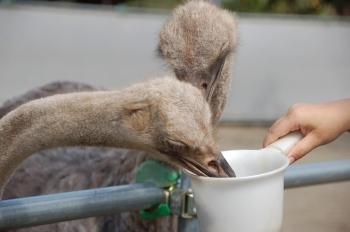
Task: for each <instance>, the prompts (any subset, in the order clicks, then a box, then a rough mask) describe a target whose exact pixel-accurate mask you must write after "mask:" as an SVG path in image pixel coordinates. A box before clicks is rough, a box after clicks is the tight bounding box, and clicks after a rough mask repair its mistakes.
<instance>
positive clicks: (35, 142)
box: [0, 77, 234, 196]
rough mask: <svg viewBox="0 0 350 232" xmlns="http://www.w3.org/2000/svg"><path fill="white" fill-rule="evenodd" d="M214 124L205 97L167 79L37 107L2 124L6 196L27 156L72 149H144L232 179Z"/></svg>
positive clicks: (0, 157) (1, 177) (0, 174)
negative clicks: (76, 147)
mask: <svg viewBox="0 0 350 232" xmlns="http://www.w3.org/2000/svg"><path fill="white" fill-rule="evenodd" d="M210 119H211V113H210V109H209V106H207V105H206V101H205V99H204V98H203V96H202V94H201V93H200V91H199V90H198V89H197V88H195V87H193V86H192V85H190V84H188V83H184V82H180V81H178V80H177V79H175V78H169V77H165V78H157V79H154V80H150V81H147V82H143V83H139V84H136V85H134V86H131V87H129V88H126V89H124V90H121V91H97V92H80V93H71V94H58V95H54V96H51V97H47V98H42V99H38V100H34V101H31V102H29V103H26V104H24V105H22V106H20V107H18V108H17V109H15V110H13V111H11V112H10V113H8V114H7V115H5V116H4V117H3V118H2V119H1V120H0V190H1V192H0V194H1V195H2V190H3V188H4V186H5V184H6V182H7V180H8V179H9V178H10V177H11V175H12V174H13V172H14V171H15V170H16V169H17V167H18V166H19V164H20V163H21V162H23V161H24V160H25V159H26V158H27V157H29V156H30V155H32V154H34V153H36V152H39V151H42V150H46V149H50V148H56V147H66V146H96V147H97V146H101V147H118V148H126V149H137V150H143V151H146V152H149V154H152V156H153V157H154V158H156V159H161V160H163V161H166V162H168V163H172V164H176V165H179V166H182V167H185V168H187V169H189V170H191V171H192V172H194V173H196V174H197V175H201V176H210V177H227V176H228V177H233V176H234V173H233V171H232V169H231V168H230V166H229V164H228V163H227V161H226V160H225V159H224V158H223V156H222V154H221V152H220V151H219V150H218V148H217V147H216V145H215V142H214V139H213V135H212V127H211V124H210V123H209V121H210ZM1 195H0V196H1Z"/></svg>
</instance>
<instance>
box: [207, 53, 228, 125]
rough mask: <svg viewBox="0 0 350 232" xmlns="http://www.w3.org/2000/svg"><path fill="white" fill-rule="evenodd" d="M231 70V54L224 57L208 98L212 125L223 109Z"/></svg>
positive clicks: (217, 119) (215, 122) (216, 121)
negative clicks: (212, 91) (218, 77)
mask: <svg viewBox="0 0 350 232" xmlns="http://www.w3.org/2000/svg"><path fill="white" fill-rule="evenodd" d="M231 72H232V54H231V55H229V56H228V57H227V58H226V61H225V65H224V67H223V70H222V72H221V77H220V80H219V81H218V83H217V86H216V89H215V91H214V93H213V96H212V98H211V100H210V109H211V112H212V125H214V126H215V125H216V124H217V123H218V122H219V120H220V118H221V115H222V112H223V111H224V108H225V105H226V101H227V98H228V95H229V92H230V84H231Z"/></svg>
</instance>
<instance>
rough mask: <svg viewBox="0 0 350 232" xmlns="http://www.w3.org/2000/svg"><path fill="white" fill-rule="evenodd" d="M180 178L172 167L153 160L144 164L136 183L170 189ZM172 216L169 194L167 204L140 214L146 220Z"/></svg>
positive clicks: (137, 174) (138, 173)
mask: <svg viewBox="0 0 350 232" xmlns="http://www.w3.org/2000/svg"><path fill="white" fill-rule="evenodd" d="M179 178H180V174H179V173H178V172H176V171H175V170H174V169H173V168H172V167H170V166H169V165H166V164H164V163H161V162H158V161H156V160H152V159H149V160H146V161H145V162H143V163H142V164H141V165H140V167H139V169H138V171H137V173H136V183H145V182H152V183H154V184H155V185H156V186H157V187H159V188H169V189H170V188H172V186H174V185H176V184H177V181H178V179H179ZM170 214H171V211H170V207H169V193H167V197H166V200H165V203H163V204H160V205H158V206H157V208H155V209H149V210H142V211H141V212H140V216H141V218H142V219H144V220H151V219H155V218H159V217H164V216H169V215H170Z"/></svg>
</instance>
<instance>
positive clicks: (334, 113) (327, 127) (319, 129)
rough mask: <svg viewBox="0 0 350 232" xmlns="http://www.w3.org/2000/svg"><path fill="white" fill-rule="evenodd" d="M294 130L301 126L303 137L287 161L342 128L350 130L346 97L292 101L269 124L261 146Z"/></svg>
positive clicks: (333, 136) (326, 140) (349, 102)
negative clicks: (291, 104) (299, 102)
mask: <svg viewBox="0 0 350 232" xmlns="http://www.w3.org/2000/svg"><path fill="white" fill-rule="evenodd" d="M295 130H301V132H302V133H303V135H304V138H303V139H302V140H300V141H299V142H298V143H297V144H296V145H295V146H294V147H293V148H292V150H291V151H290V152H289V154H288V155H287V156H288V157H289V160H290V163H291V164H292V163H293V162H295V161H296V160H298V159H300V158H302V157H303V156H304V155H306V154H307V153H309V152H310V151H312V150H313V149H314V148H316V147H318V146H321V145H324V144H327V143H330V142H332V141H333V140H335V139H336V138H338V137H339V136H340V135H341V134H342V133H344V132H345V131H349V132H350V98H349V99H344V100H339V101H334V102H329V103H323V104H296V105H293V106H292V107H291V108H289V110H288V111H287V113H286V114H285V115H284V116H282V117H281V118H280V119H278V120H277V121H276V122H275V123H274V124H273V125H272V126H271V128H270V129H269V132H268V134H267V136H266V137H265V140H264V143H263V146H264V147H266V146H268V145H269V144H271V143H273V142H274V141H276V140H277V139H278V138H280V137H282V136H284V135H286V134H288V133H289V132H290V131H295Z"/></svg>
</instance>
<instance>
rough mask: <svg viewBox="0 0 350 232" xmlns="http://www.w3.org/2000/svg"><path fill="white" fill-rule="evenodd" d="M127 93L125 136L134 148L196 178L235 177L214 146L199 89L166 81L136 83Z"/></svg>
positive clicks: (204, 101)
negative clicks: (144, 151) (187, 170)
mask: <svg viewBox="0 0 350 232" xmlns="http://www.w3.org/2000/svg"><path fill="white" fill-rule="evenodd" d="M146 91H147V92H146ZM123 94H124V95H125V96H127V95H128V94H130V99H132V102H130V101H125V102H124V103H125V105H124V106H123V108H125V109H126V111H125V110H124V112H126V114H125V116H124V118H121V121H120V123H123V126H122V128H132V129H129V130H128V131H127V133H125V136H128V137H129V138H128V141H134V142H135V144H133V145H131V147H138V148H139V149H142V150H148V151H150V153H151V154H154V158H156V159H160V160H164V161H166V162H168V163H171V164H177V165H179V166H182V167H185V168H187V169H189V170H191V171H192V172H194V173H196V174H197V175H201V176H210V177H227V176H229V177H233V176H235V174H234V172H233V170H232V169H231V167H230V166H229V164H228V163H227V161H226V160H225V159H224V157H223V156H222V154H221V152H220V150H219V149H218V148H217V146H216V145H215V142H214V136H213V127H212V125H211V111H210V108H209V105H208V103H207V102H206V100H205V98H204V97H203V95H202V94H201V92H200V91H199V90H198V89H197V88H196V87H194V86H192V85H191V84H189V83H181V82H179V81H177V80H176V79H173V78H163V79H155V80H153V81H151V82H146V83H142V84H139V85H134V86H132V87H130V88H128V89H125V91H124V93H123ZM145 96H147V101H145V100H144V99H145Z"/></svg>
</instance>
